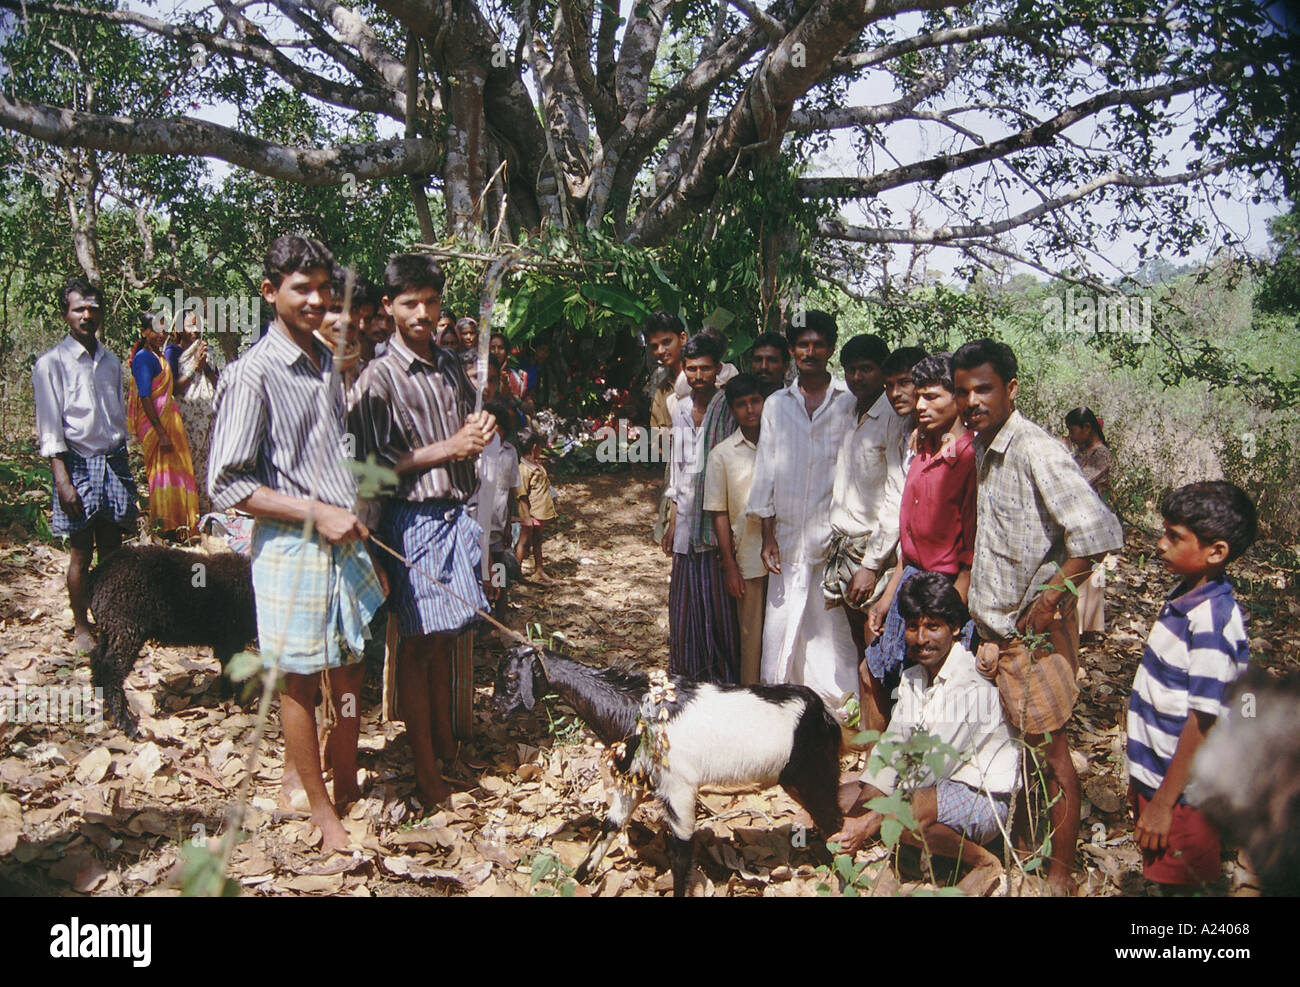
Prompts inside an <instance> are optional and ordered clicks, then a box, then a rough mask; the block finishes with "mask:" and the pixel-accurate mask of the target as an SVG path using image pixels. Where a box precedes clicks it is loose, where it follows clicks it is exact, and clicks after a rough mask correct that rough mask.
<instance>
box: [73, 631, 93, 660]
mask: <svg viewBox="0 0 1300 987" xmlns="http://www.w3.org/2000/svg"><path fill="white" fill-rule="evenodd" d="M72 650H73V651H75V652H76V653H77V654H79V655H87V654H90V652H92V651H94V650H95V633H94V631H92V630H91V629H90V628H89V627H88V626H86V625H85V624H78V625H77V626H76V628H75V629H74V631H73V634H72Z"/></svg>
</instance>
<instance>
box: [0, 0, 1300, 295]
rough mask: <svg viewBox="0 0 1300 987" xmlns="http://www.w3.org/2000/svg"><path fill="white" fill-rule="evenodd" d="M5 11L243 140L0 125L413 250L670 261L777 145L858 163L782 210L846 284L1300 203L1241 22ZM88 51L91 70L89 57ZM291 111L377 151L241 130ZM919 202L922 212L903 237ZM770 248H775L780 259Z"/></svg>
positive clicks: (24, 6)
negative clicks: (270, 114)
mask: <svg viewBox="0 0 1300 987" xmlns="http://www.w3.org/2000/svg"><path fill="white" fill-rule="evenodd" d="M0 9H7V10H9V11H12V12H13V18H12V25H11V28H10V29H11V30H17V31H20V32H21V31H23V30H24V27H23V24H24V20H23V19H24V18H32V17H48V18H55V19H57V20H59V21H61V22H66V23H68V24H72V23H80V22H86V23H91V24H95V23H98V24H106V25H114V26H116V27H118V28H122V29H125V30H128V31H129V32H131V34H132V35H133V36H134V37H136V38H138V39H140V43H141V44H149V45H152V46H154V47H155V48H156V49H157V50H159V51H161V52H164V53H168V54H170V56H171V57H172V58H174V59H177V60H180V61H183V62H186V63H188V64H190V65H192V66H194V67H195V69H196V72H195V76H196V77H197V81H198V88H199V90H200V92H199V93H198V95H197V96H196V99H198V100H200V101H202V102H206V103H208V104H217V105H226V106H228V107H230V108H231V111H232V112H231V118H232V120H233V123H232V125H229V126H227V125H222V124H218V123H215V122H211V121H209V120H204V119H200V118H198V116H197V115H184V114H176V113H174V112H168V113H165V114H153V113H150V112H149V111H148V109H147V108H145V107H139V106H133V107H129V108H124V109H122V110H120V111H119V110H117V109H115V108H112V109H111V108H108V107H106V106H97V105H92V104H89V103H86V102H85V101H83V100H71V99H59V98H56V97H57V93H52V94H51V95H50V97H49V98H48V99H39V98H30V97H24V96H22V95H20V94H19V91H18V89H17V88H16V87H15V85H14V80H13V77H12V74H9V75H8V77H6V78H4V80H3V82H4V84H3V87H2V88H3V93H0V127H3V128H8V129H10V130H12V131H16V132H18V133H20V134H23V135H27V136H28V137H31V138H35V139H37V140H38V141H41V142H45V143H48V144H51V145H57V146H59V147H61V148H77V149H81V152H83V153H86V154H90V153H92V152H117V153H120V154H126V155H154V154H173V155H189V156H206V157H211V158H217V159H221V160H223V161H226V162H229V163H230V164H232V165H235V166H237V167H239V168H243V169H249V170H251V171H254V172H258V173H260V174H262V175H265V176H271V177H273V178H279V179H285V180H288V181H290V182H295V183H300V184H303V185H343V186H344V187H345V188H346V187H348V186H349V185H352V186H357V185H358V184H360V186H361V187H363V188H364V185H365V183H367V182H371V181H374V180H377V179H383V178H391V177H394V176H407V177H409V179H410V190H411V194H412V197H413V199H414V203H415V207H416V212H417V215H418V216H419V217H420V221H421V227H422V231H423V234H424V236H425V238H429V239H431V238H433V237H435V236H440V235H445V234H451V235H454V236H458V237H462V238H467V239H477V240H480V241H486V240H487V239H488V238H489V237H490V236H491V234H492V233H493V232H494V231H498V230H502V229H503V230H504V231H505V233H506V234H507V235H508V236H510V237H511V238H512V239H518V238H519V237H521V236H524V235H525V234H526V233H528V232H530V231H532V232H535V231H538V230H542V229H546V228H550V229H565V228H568V229H572V228H575V227H578V226H585V227H586V228H588V229H590V230H593V231H597V232H600V233H603V234H606V235H609V236H611V237H613V238H615V239H618V240H622V241H624V242H626V243H628V244H629V245H639V246H651V247H653V246H657V245H662V244H664V243H666V242H669V241H670V240H672V238H674V236H675V235H677V234H679V233H680V232H681V231H682V230H683V229H684V228H685V227H687V225H688V224H689V223H691V222H692V221H693V220H695V219H696V218H697V217H699V216H700V215H702V214H705V213H707V212H708V210H709V209H710V208H712V207H714V206H715V205H716V204H717V202H718V200H719V197H720V195H721V194H722V193H721V192H720V189H725V186H726V183H727V181H728V180H729V179H734V178H735V177H736V176H738V175H739V176H744V175H749V174H760V173H761V168H760V165H761V163H762V162H763V161H765V160H769V161H770V160H776V159H777V156H778V155H780V154H781V152H782V149H783V148H784V151H785V154H784V156H783V157H784V158H786V159H788V158H789V157H791V156H793V158H794V159H795V161H796V162H802V163H803V166H804V167H805V168H806V166H807V165H808V164H809V163H811V162H812V161H813V160H814V158H815V155H816V152H818V151H822V150H825V149H827V148H828V146H830V142H831V136H832V135H834V134H845V135H848V136H850V137H851V140H852V142H853V147H854V149H855V151H856V161H855V167H853V168H852V169H846V171H849V170H851V172H852V173H845V174H832V175H827V174H824V173H822V174H815V173H813V172H812V171H807V170H805V171H804V172H803V173H802V177H801V178H800V180H799V182H798V184H797V186H795V188H796V190H797V194H798V195H800V196H802V197H805V198H808V199H811V200H819V201H831V202H833V203H835V204H836V205H837V206H838V207H839V210H840V211H839V214H838V215H835V214H831V215H824V216H823V217H822V218H821V219H820V220H819V221H818V222H819V229H820V234H821V237H822V241H823V242H822V246H821V249H825V250H828V251H830V250H838V251H839V253H838V259H839V260H840V261H842V262H849V261H855V262H858V263H861V261H862V258H863V255H864V252H867V251H870V250H872V249H875V250H879V249H882V248H886V247H891V246H894V245H900V244H901V245H910V246H911V247H913V248H915V249H917V250H925V249H931V248H933V247H935V246H945V247H951V248H955V249H958V250H961V251H964V252H965V253H966V254H968V255H969V257H970V258H971V259H972V260H975V261H978V262H980V263H983V264H990V265H991V264H995V263H996V262H997V260H998V259H999V258H1002V259H1005V258H1006V257H1007V256H1008V255H1014V256H1016V257H1019V258H1022V259H1026V260H1028V261H1029V262H1031V263H1034V264H1036V265H1038V266H1040V267H1043V268H1044V269H1055V270H1060V269H1064V268H1067V267H1079V266H1081V265H1079V264H1078V263H1076V262H1077V259H1078V252H1079V250H1080V249H1081V248H1085V247H1087V246H1089V245H1094V244H1097V243H1104V242H1106V240H1107V238H1108V237H1111V236H1114V235H1117V234H1121V233H1123V232H1125V231H1128V232H1130V233H1133V232H1135V231H1143V233H1144V236H1145V237H1146V238H1147V239H1149V240H1150V244H1151V246H1152V248H1153V249H1155V250H1163V251H1169V250H1172V251H1174V252H1184V251H1186V250H1187V249H1188V248H1189V247H1190V246H1192V245H1193V244H1195V243H1197V242H1198V241H1201V240H1203V239H1204V238H1205V237H1206V235H1207V229H1206V226H1205V223H1204V221H1203V220H1202V219H1201V218H1199V217H1201V216H1202V215H1206V213H1203V212H1201V211H1198V210H1196V209H1193V208H1190V207H1189V202H1190V201H1191V199H1192V198H1193V197H1194V196H1197V195H1202V194H1212V193H1214V192H1215V191H1218V192H1219V193H1223V192H1225V191H1227V192H1232V191H1234V190H1236V191H1237V192H1238V194H1241V195H1253V196H1259V195H1271V194H1276V193H1278V192H1279V191H1285V192H1293V191H1294V190H1295V189H1296V188H1297V187H1300V185H1297V182H1296V179H1297V177H1298V174H1300V171H1298V169H1297V163H1296V158H1297V154H1296V150H1297V147H1296V145H1297V136H1298V134H1300V128H1298V127H1297V123H1296V117H1295V115H1294V109H1293V108H1294V107H1295V106H1296V105H1298V102H1297V99H1296V97H1297V95H1300V94H1298V93H1297V89H1300V73H1298V72H1297V71H1296V64H1295V62H1296V59H1295V55H1296V43H1295V38H1294V36H1292V35H1289V34H1288V33H1287V31H1286V30H1285V29H1284V26H1283V25H1280V24H1278V23H1276V22H1275V21H1274V20H1272V19H1271V15H1270V13H1269V12H1268V10H1267V9H1265V7H1264V5H1262V4H1259V3H1256V2H1254V0H1188V2H1181V3H1180V2H1177V0H1174V2H1170V3H1168V4H1167V5H1166V6H1164V7H1163V8H1159V9H1153V8H1152V7H1151V5H1150V4H1149V3H1147V2H1137V0H1065V2H1060V0H984V2H974V3H952V2H950V0H813V2H808V0H776V2H773V3H769V4H768V5H767V6H766V7H764V6H761V5H760V4H759V3H758V2H756V0H709V2H702V0H678V2H675V3H674V2H670V0H631V2H630V3H625V4H624V5H623V7H622V10H621V12H620V8H619V6H618V5H617V4H616V3H615V2H612V0H604V2H600V3H598V2H597V0H503V2H492V0H478V2H473V0H377V2H376V3H375V4H374V5H370V4H358V5H354V6H347V5H344V4H343V3H340V2H337V0H265V2H235V0H216V2H215V3H213V4H212V5H211V7H210V8H207V9H204V10H201V11H200V12H198V13H191V14H186V15H184V16H177V17H174V18H172V19H164V18H162V17H160V16H157V15H155V14H153V13H148V12H144V11H139V10H126V9H119V8H118V6H117V4H116V3H113V2H111V0H110V2H102V3H94V2H89V3H86V4H82V5H78V4H72V3H63V2H45V0H0ZM621 14H622V15H625V16H621ZM84 54H85V56H86V58H87V60H88V71H89V72H91V73H93V72H94V71H95V67H94V66H95V61H94V56H95V54H96V53H95V51H94V46H93V43H89V44H88V45H87V48H86V51H85V53H84ZM285 89H292V90H295V91H296V92H297V93H299V94H301V95H302V96H303V97H306V98H307V99H308V100H310V101H312V104H313V105H315V106H318V107H320V108H322V110H329V111H331V112H336V113H337V112H339V111H342V112H343V113H345V114H353V115H361V116H360V117H357V118H358V119H366V120H377V121H380V124H379V129H378V130H375V131H374V132H375V133H377V134H384V133H388V134H391V135H392V136H390V137H387V138H386V139H373V140H355V139H346V138H345V137H340V138H339V139H337V140H334V141H322V140H313V141H304V140H300V139H297V138H296V136H295V134H294V133H292V132H289V131H286V132H283V133H275V132H265V131H259V130H257V129H255V128H253V127H251V126H250V125H249V123H248V121H249V111H250V108H252V107H254V106H257V105H261V103H262V102H263V101H264V100H265V99H266V98H267V95H268V92H273V91H275V90H285ZM382 121H388V122H387V123H386V124H385V123H383V122H382ZM905 128H908V129H911V130H913V131H914V132H916V133H919V134H920V136H919V138H915V137H914V138H911V139H907V140H904V139H902V138H901V137H900V136H899V135H900V134H902V133H903V132H904V129H905ZM336 133H338V134H340V135H342V134H344V130H343V128H339V129H338V130H337V131H336ZM353 133H355V130H353ZM839 146H841V147H842V146H843V142H840V145H839ZM840 156H841V157H843V155H842V154H841V155H840ZM822 170H823V171H824V168H823V169H822ZM430 189H432V190H433V191H434V192H435V193H441V198H442V208H441V210H436V209H435V211H437V212H440V215H441V221H440V222H437V226H439V227H441V229H436V228H435V218H434V212H435V211H431V210H430V207H429V205H428V203H427V201H426V198H425V196H426V191H427V190H430ZM1243 189H1249V191H1241V190H1243ZM907 190H914V192H913V194H912V201H913V203H914V205H913V207H912V208H910V209H903V210H900V209H899V207H898V205H897V204H898V202H899V201H901V200H900V199H899V198H898V196H899V194H900V191H907ZM891 203H893V204H894V205H893V208H892V209H891V207H890V204H891ZM777 219H779V217H778V218H777ZM777 225H779V223H774V224H773V229H771V230H766V231H764V232H763V236H764V237H771V238H776V240H777V241H778V242H779V237H780V236H781V233H780V231H779V230H778V229H776V228H775V227H776V226H777ZM1013 232H1015V234H1016V235H1015V237H1014V239H1010V238H1009V237H1008V235H1009V234H1012V233H1013ZM787 242H788V241H787ZM834 243H840V244H841V245H844V244H848V245H852V246H850V247H848V248H845V247H844V246H841V247H839V248H835V247H834V246H833V245H834ZM862 245H865V247H864V246H862ZM761 249H762V250H763V251H767V250H768V249H769V244H768V243H767V242H764V243H763V245H762V248H761Z"/></svg>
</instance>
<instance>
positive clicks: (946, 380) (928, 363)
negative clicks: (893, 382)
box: [912, 353, 954, 394]
mask: <svg viewBox="0 0 1300 987" xmlns="http://www.w3.org/2000/svg"><path fill="white" fill-rule="evenodd" d="M912 383H913V384H915V385H916V386H917V387H930V386H931V385H933V384H938V385H939V386H940V387H942V388H943V389H944V390H945V391H947V392H948V393H949V394H952V393H953V391H954V388H953V386H952V354H951V353H931V354H930V355H929V356H927V357H926V358H925V359H924V360H918V361H917V362H916V364H915V365H914V366H913V367H912Z"/></svg>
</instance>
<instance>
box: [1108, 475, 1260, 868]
mask: <svg viewBox="0 0 1300 987" xmlns="http://www.w3.org/2000/svg"><path fill="white" fill-rule="evenodd" d="M1160 513H1161V514H1162V515H1164V524H1165V533H1164V535H1163V537H1161V539H1160V541H1159V542H1157V543H1156V548H1157V550H1158V551H1159V552H1160V557H1161V559H1162V560H1163V561H1164V563H1165V565H1166V566H1167V567H1168V568H1169V571H1170V572H1173V573H1175V574H1177V575H1179V576H1182V577H1183V581H1182V582H1181V583H1180V584H1179V585H1178V587H1177V588H1176V589H1174V591H1173V592H1172V593H1170V594H1169V597H1168V599H1167V600H1166V601H1165V605H1164V606H1163V607H1162V608H1161V609H1160V616H1159V617H1158V618H1157V619H1156V622H1155V624H1154V625H1152V627H1151V634H1150V636H1149V637H1148V638H1147V646H1146V649H1145V650H1144V651H1143V653H1142V664H1141V666H1139V668H1138V671H1137V675H1136V677H1135V678H1134V679H1133V695H1132V697H1131V698H1130V699H1129V705H1128V772H1129V800H1130V802H1131V803H1132V806H1133V814H1134V817H1135V818H1136V820H1137V826H1136V827H1135V829H1134V832H1133V838H1134V840H1135V841H1136V842H1137V844H1138V846H1139V847H1140V848H1141V849H1142V862H1143V874H1144V875H1145V876H1146V878H1147V880H1150V881H1155V882H1157V883H1159V884H1171V885H1187V884H1201V883H1205V882H1209V881H1213V880H1215V879H1217V878H1218V877H1219V873H1220V871H1219V834H1218V831H1217V830H1216V829H1215V828H1214V825H1213V824H1212V823H1211V822H1210V821H1209V820H1208V819H1206V817H1205V816H1204V815H1202V813H1201V811H1200V810H1199V809H1197V808H1195V802H1196V792H1195V790H1194V786H1189V785H1188V783H1187V781H1188V776H1189V774H1190V772H1191V767H1192V759H1193V758H1194V757H1195V756H1196V751H1197V750H1198V749H1199V748H1200V746H1201V743H1202V741H1204V739H1205V735H1206V733H1207V732H1208V731H1209V729H1210V727H1212V726H1213V725H1214V723H1215V721H1216V720H1217V719H1218V718H1219V717H1221V716H1228V715H1229V714H1230V712H1231V711H1230V710H1229V709H1228V707H1227V706H1225V705H1224V701H1223V700H1224V697H1225V696H1226V695H1227V692H1228V688H1229V686H1231V684H1232V683H1233V681H1235V680H1236V679H1237V677H1238V676H1240V675H1241V674H1242V673H1243V672H1245V671H1246V666H1247V665H1249V664H1250V653H1249V650H1248V639H1247V636H1246V625H1245V622H1244V620H1243V619H1242V615H1241V608H1240V607H1238V606H1237V601H1236V599H1235V598H1234V597H1233V595H1232V587H1231V586H1230V585H1229V584H1228V581H1227V579H1226V578H1225V577H1224V569H1225V568H1226V567H1227V564H1228V563H1229V562H1231V561H1232V560H1233V559H1235V558H1237V557H1238V556H1239V555H1241V553H1242V552H1244V551H1245V550H1246V549H1247V548H1248V547H1249V546H1250V544H1251V542H1253V541H1254V540H1255V529H1256V521H1255V505H1254V504H1252V503H1251V502H1250V498H1249V497H1247V496H1246V494H1245V493H1244V492H1243V491H1242V490H1240V489H1239V488H1238V487H1235V486H1233V485H1232V484H1231V483H1225V482H1223V481H1221V480H1220V481H1214V482H1208V483H1192V484H1188V485H1187V486H1185V487H1180V488H1179V489H1177V490H1173V491H1170V492H1169V493H1167V494H1165V496H1164V499H1163V500H1162V501H1161V503H1160Z"/></svg>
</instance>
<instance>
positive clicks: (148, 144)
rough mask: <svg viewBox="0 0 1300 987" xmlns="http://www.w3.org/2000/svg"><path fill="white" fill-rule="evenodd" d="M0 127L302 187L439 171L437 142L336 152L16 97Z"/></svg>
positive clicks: (184, 120) (189, 122)
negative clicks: (184, 158) (220, 164)
mask: <svg viewBox="0 0 1300 987" xmlns="http://www.w3.org/2000/svg"><path fill="white" fill-rule="evenodd" d="M0 126H3V127H6V128H8V129H10V130H16V131H18V132H19V133H20V134H26V135H27V136H28V137H34V138H36V139H37V140H41V141H45V142H47V143H50V144H57V145H59V146H61V147H86V148H95V149H96V150H101V151H116V152H118V153H120V154H184V155H191V156H198V157H211V158H220V159H221V160H222V161H228V162H230V163H231V164H233V165H237V166H239V167H241V168H248V169H249V170H250V171H255V172H257V173H258V174H262V175H268V176H270V177H271V178H282V179H284V180H285V181H290V182H297V183H298V184H300V185H337V184H341V183H342V182H343V181H344V178H343V176H344V175H352V176H353V177H354V178H355V179H356V180H357V181H359V182H360V181H368V180H370V179H374V178H387V177H389V176H391V175H405V174H410V173H412V172H415V173H423V172H429V171H432V170H433V169H434V166H435V164H436V161H437V157H438V148H437V145H436V144H435V143H434V142H433V141H431V140H427V139H420V140H392V141H370V142H368V143H364V144H339V145H337V146H335V147H330V148H315V147H291V146H287V145H284V144H272V143H271V142H270V141H264V140H261V139H259V138H256V137H250V136H249V135H247V134H241V133H240V132H239V131H237V130H231V129H230V128H229V127H223V126H221V125H220V124H216V123H209V122H208V121H206V120H194V119H191V118H189V117H170V118H166V119H160V120H136V119H131V118H130V117H110V116H99V115H96V114H92V113H79V112H76V111H74V110H66V109H62V108H60V107H57V106H47V105H45V104H43V103H28V102H24V101H21V100H13V99H10V98H9V97H8V96H6V95H5V94H3V93H0Z"/></svg>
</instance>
